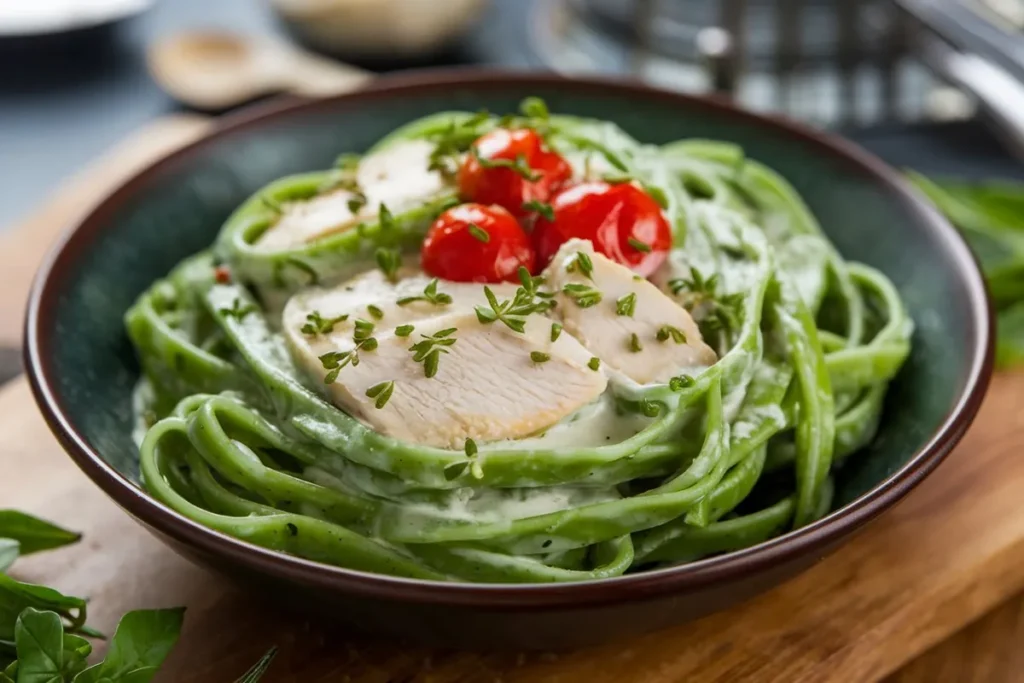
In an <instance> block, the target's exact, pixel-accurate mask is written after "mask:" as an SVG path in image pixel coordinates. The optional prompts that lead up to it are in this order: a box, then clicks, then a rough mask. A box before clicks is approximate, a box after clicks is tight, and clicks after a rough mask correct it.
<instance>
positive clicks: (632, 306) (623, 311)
mask: <svg viewBox="0 0 1024 683" xmlns="http://www.w3.org/2000/svg"><path fill="white" fill-rule="evenodd" d="M635 312H636V294H635V293H634V292H630V293H629V294H627V295H625V296H623V297H620V298H619V299H618V300H616V302H615V313H616V314H617V315H625V316H629V317H630V318H632V317H633V313H635Z"/></svg>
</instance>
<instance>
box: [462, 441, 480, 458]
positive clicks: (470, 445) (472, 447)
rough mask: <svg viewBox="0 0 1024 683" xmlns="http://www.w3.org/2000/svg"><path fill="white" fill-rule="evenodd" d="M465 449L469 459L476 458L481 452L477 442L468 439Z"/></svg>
mask: <svg viewBox="0 0 1024 683" xmlns="http://www.w3.org/2000/svg"><path fill="white" fill-rule="evenodd" d="M465 448H466V457H467V458H473V457H476V454H477V453H478V452H479V449H478V448H477V447H476V441H473V439H466V446H465Z"/></svg>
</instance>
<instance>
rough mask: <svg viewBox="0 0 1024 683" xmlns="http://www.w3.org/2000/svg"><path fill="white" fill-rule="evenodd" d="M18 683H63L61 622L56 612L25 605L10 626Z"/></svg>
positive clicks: (62, 629)
mask: <svg viewBox="0 0 1024 683" xmlns="http://www.w3.org/2000/svg"><path fill="white" fill-rule="evenodd" d="M14 642H15V645H16V646H17V648H18V679H17V680H18V683H63V681H64V676H63V675H62V673H61V671H62V670H63V668H64V624H62V623H61V621H60V616H59V615H58V614H57V613H56V612H49V611H46V612H42V611H39V610H37V609H33V608H32V607H28V608H26V609H25V611H24V612H22V613H21V615H20V616H19V617H18V622H17V625H16V626H15V627H14Z"/></svg>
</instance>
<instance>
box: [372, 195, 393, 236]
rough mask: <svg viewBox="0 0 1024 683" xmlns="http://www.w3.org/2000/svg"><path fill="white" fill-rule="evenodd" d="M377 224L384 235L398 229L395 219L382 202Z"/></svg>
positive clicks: (378, 210) (378, 211)
mask: <svg viewBox="0 0 1024 683" xmlns="http://www.w3.org/2000/svg"><path fill="white" fill-rule="evenodd" d="M377 222H378V223H379V224H380V231H381V232H382V233H385V232H390V231H393V230H396V229H397V226H396V224H395V217H394V216H393V215H392V214H391V211H390V210H389V209H388V207H387V205H386V204H384V202H381V205H380V208H379V209H377Z"/></svg>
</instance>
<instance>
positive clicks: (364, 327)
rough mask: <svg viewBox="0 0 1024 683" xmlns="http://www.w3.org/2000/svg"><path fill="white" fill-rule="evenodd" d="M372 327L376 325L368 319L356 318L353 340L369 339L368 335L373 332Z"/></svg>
mask: <svg viewBox="0 0 1024 683" xmlns="http://www.w3.org/2000/svg"><path fill="white" fill-rule="evenodd" d="M374 327H376V325H374V324H373V323H371V322H370V321H369V320H363V319H362V318H358V319H357V320H356V331H355V333H354V334H353V335H352V339H353V341H357V342H360V341H363V340H365V339H369V338H370V335H372V334H373V328H374Z"/></svg>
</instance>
